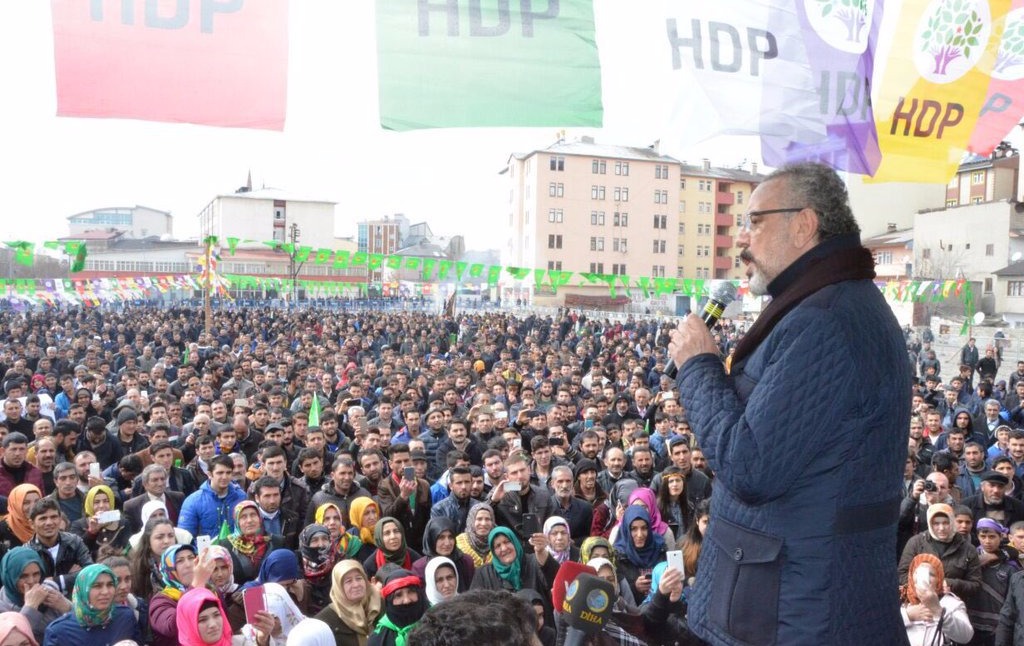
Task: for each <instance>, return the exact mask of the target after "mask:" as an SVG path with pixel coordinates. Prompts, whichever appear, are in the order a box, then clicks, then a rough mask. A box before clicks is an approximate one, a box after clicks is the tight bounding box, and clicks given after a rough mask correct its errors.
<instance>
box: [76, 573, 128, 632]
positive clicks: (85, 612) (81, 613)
mask: <svg viewBox="0 0 1024 646" xmlns="http://www.w3.org/2000/svg"><path fill="white" fill-rule="evenodd" d="M104 574H106V575H107V576H109V577H110V579H111V580H112V581H113V582H114V586H115V587H116V586H117V575H115V574H114V571H113V570H111V569H110V568H108V567H107V566H106V565H100V564H98V563H97V564H95V565H89V566H87V567H85V568H84V569H83V570H82V571H81V572H79V573H78V576H77V577H75V590H74V592H73V593H72V594H71V603H72V605H73V606H74V610H75V619H77V620H78V623H79V624H81V625H82V626H84V627H85V628H92V627H94V626H103V625H106V623H107V622H108V621H110V617H111V616H113V614H114V608H115V606H117V603H116V602H115V601H114V600H113V599H111V601H110V605H109V606H108V607H107V609H106V610H96V609H95V608H93V607H92V606H90V605H89V591H90V590H92V586H93V584H94V583H96V579H98V578H100V577H101V576H103V575H104Z"/></svg>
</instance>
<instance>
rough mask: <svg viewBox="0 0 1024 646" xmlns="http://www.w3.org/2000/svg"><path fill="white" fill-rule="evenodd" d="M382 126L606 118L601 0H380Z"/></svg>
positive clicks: (590, 122)
mask: <svg viewBox="0 0 1024 646" xmlns="http://www.w3.org/2000/svg"><path fill="white" fill-rule="evenodd" d="M377 55H378V75H379V90H380V119H381V126H382V127H384V128H387V129H390V130H415V129H420V128H446V127H493V126H601V125H602V116H603V108H602V103H601V65H600V61H599V59H598V54H597V42H596V39H595V30H594V8H593V4H592V0H377Z"/></svg>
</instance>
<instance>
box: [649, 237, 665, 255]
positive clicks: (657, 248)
mask: <svg viewBox="0 0 1024 646" xmlns="http://www.w3.org/2000/svg"><path fill="white" fill-rule="evenodd" d="M651 251H652V252H654V253H665V241H664V240H655V241H654V248H653V249H652V250H651Z"/></svg>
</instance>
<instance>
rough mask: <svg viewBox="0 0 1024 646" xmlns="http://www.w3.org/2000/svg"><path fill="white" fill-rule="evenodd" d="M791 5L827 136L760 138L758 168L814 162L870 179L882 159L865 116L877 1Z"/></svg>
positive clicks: (813, 0)
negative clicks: (795, 13)
mask: <svg viewBox="0 0 1024 646" xmlns="http://www.w3.org/2000/svg"><path fill="white" fill-rule="evenodd" d="M796 4H797V13H798V14H799V16H800V27H801V30H802V31H803V33H804V45H805V46H806V47H807V58H808V62H809V64H810V66H811V68H812V70H813V72H814V78H815V80H816V82H817V84H818V87H817V92H818V96H819V108H820V111H821V118H822V120H823V122H824V124H825V127H826V133H827V134H826V136H825V137H824V138H822V139H819V140H815V141H806V140H802V141H794V140H792V139H788V138H785V137H773V136H771V135H762V137H761V155H762V157H763V158H764V162H765V163H766V164H767V165H769V166H781V165H782V164H785V163H788V162H799V161H818V162H822V163H825V164H828V165H829V166H831V167H832V168H835V169H836V170H845V171H849V172H852V173H859V174H861V175H874V173H875V170H876V169H877V168H878V165H879V163H881V159H882V154H881V151H880V150H879V148H878V135H877V133H876V132H875V119H874V114H873V112H872V110H871V75H872V74H873V72H874V57H875V46H876V45H877V43H878V27H879V25H880V24H881V22H882V0H798V1H797V3H796Z"/></svg>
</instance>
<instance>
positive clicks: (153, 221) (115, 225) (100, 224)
mask: <svg viewBox="0 0 1024 646" xmlns="http://www.w3.org/2000/svg"><path fill="white" fill-rule="evenodd" d="M172 224H173V221H172V219H171V214H170V213H168V212H167V211H159V210H157V209H151V208H149V207H148V206H112V207H105V208H101V209H93V210H91V211H83V212H81V213H76V214H74V215H69V216H68V237H69V238H75V237H76V236H81V235H82V234H83V233H85V232H87V231H116V232H119V233H122V234H124V237H127V238H136V239H139V238H149V237H151V236H155V237H158V238H159V237H165V238H166V237H170V236H171V235H173V233H174V229H173V226H172Z"/></svg>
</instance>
